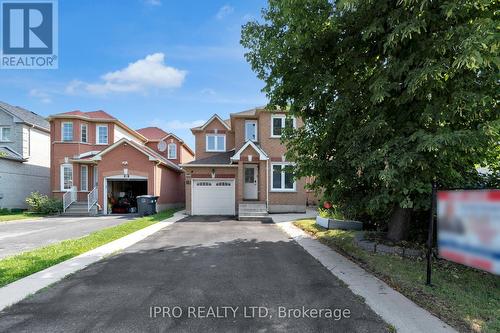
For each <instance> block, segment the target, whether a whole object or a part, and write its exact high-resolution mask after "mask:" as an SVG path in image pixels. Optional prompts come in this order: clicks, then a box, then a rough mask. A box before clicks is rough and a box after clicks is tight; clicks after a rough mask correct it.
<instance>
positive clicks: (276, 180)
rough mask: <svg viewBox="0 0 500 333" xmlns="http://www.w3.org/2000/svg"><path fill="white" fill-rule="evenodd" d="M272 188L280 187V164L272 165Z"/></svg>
mask: <svg viewBox="0 0 500 333" xmlns="http://www.w3.org/2000/svg"><path fill="white" fill-rule="evenodd" d="M273 188H274V189H280V188H281V165H273Z"/></svg>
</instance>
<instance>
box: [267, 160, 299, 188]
mask: <svg viewBox="0 0 500 333" xmlns="http://www.w3.org/2000/svg"><path fill="white" fill-rule="evenodd" d="M276 165H279V166H281V169H282V170H281V187H280V188H276V187H274V184H273V169H274V166H276ZM287 165H293V163H290V162H278V163H271V171H270V172H269V174H270V175H271V177H270V180H269V181H270V182H271V192H297V181H296V180H294V181H293V188H285V173H284V172H283V166H287Z"/></svg>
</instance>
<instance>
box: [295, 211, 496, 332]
mask: <svg viewBox="0 0 500 333" xmlns="http://www.w3.org/2000/svg"><path fill="white" fill-rule="evenodd" d="M294 224H295V225H296V226H297V227H299V228H301V229H303V230H305V231H306V232H308V233H309V234H311V235H313V236H314V237H316V238H317V239H318V240H319V241H321V242H322V243H324V244H326V245H328V246H330V247H332V248H334V249H335V250H338V252H341V253H342V254H344V255H346V256H348V257H350V258H352V259H353V260H354V261H356V262H358V263H359V264H360V265H361V266H362V267H363V268H365V269H366V270H368V271H370V272H372V273H374V274H375V275H376V276H378V277H379V278H381V279H383V280H384V281H385V282H387V283H388V284H389V285H391V286H392V287H393V288H394V289H396V290H398V291H399V292H401V293H402V294H404V295H405V296H407V297H408V298H410V299H412V300H413V301H414V302H415V303H417V304H419V305H420V306H422V307H424V308H426V309H428V310H429V311H430V312H432V313H434V314H435V315H437V316H438V317H440V318H442V319H443V320H445V321H446V322H448V323H449V324H450V325H452V326H454V327H455V328H457V329H458V330H460V331H461V332H471V331H472V332H488V333H489V332H500V277H499V276H495V275H493V274H489V273H486V272H482V271H479V270H475V269H471V268H468V267H465V266H462V265H458V264H454V263H452V262H449V261H445V260H439V261H434V262H433V267H432V269H433V272H432V283H433V286H432V287H429V286H426V285H425V272H426V262H425V260H421V259H419V260H415V259H403V258H401V257H399V256H392V255H382V254H373V253H368V252H365V251H364V250H362V249H360V248H358V247H357V246H356V245H355V244H354V232H352V231H342V230H326V229H324V228H322V227H320V226H318V225H317V224H316V223H315V221H314V220H301V221H297V222H295V223H294Z"/></svg>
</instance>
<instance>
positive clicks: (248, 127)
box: [245, 120, 257, 141]
mask: <svg viewBox="0 0 500 333" xmlns="http://www.w3.org/2000/svg"><path fill="white" fill-rule="evenodd" d="M248 140H250V141H257V121H256V120H245V141H248Z"/></svg>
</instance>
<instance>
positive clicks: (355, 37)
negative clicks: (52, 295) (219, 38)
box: [241, 0, 500, 220]
mask: <svg viewBox="0 0 500 333" xmlns="http://www.w3.org/2000/svg"><path fill="white" fill-rule="evenodd" d="M499 13H500V11H499V10H498V3H497V2H496V1H495V0H448V1H428V0H420V1H416V0H400V1H392V0H391V1H390V0H372V1H361V0H358V1H357V0H351V1H347V0H344V1H327V0H309V1H292V0H270V1H269V6H268V8H266V9H264V10H263V12H262V16H263V20H262V21H261V22H256V21H253V22H249V23H247V24H246V25H245V26H244V27H243V31H242V40H241V43H242V45H243V46H244V47H246V48H247V49H248V53H247V54H246V58H247V60H248V61H249V63H250V64H251V66H252V68H253V70H254V71H255V72H256V73H257V76H258V77H259V78H260V79H262V80H264V81H265V87H264V89H263V91H264V92H265V93H266V94H267V96H268V97H269V99H270V105H274V106H279V107H288V108H289V110H290V112H291V113H292V114H293V115H295V116H299V117H301V118H302V119H303V120H304V122H305V124H306V126H304V127H302V128H299V129H297V130H295V131H291V132H287V133H286V134H285V136H284V141H285V143H286V144H287V146H288V153H287V158H288V159H290V160H294V161H295V162H296V170H295V173H296V175H297V176H314V177H315V182H314V183H313V185H312V186H313V187H315V188H321V189H324V191H325V194H326V196H327V197H329V198H332V200H333V202H334V204H335V205H336V206H338V207H339V208H340V209H341V210H342V211H343V212H346V213H347V214H348V215H349V216H351V217H352V218H357V219H364V220H367V219H378V220H386V219H387V217H388V216H389V215H390V214H391V212H392V211H393V209H394V207H397V206H400V207H402V208H410V209H412V210H414V211H418V210H425V209H428V207H429V203H430V199H429V196H430V192H431V183H432V181H433V180H434V179H436V180H437V181H438V183H439V185H440V186H443V187H463V186H467V187H472V186H478V185H481V184H483V183H482V181H483V179H482V177H481V175H480V174H479V173H478V172H477V171H476V167H488V168H489V169H490V170H493V171H494V170H499V169H500V168H499V163H500V162H499V161H500V148H499V145H498V143H499V142H500V112H499V110H498V101H499V100H500V96H499V91H500V89H499V84H498V82H499V75H498V73H499V64H500V60H499V59H500V58H499V48H500V38H499V30H498V15H499ZM490 183H492V182H490Z"/></svg>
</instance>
